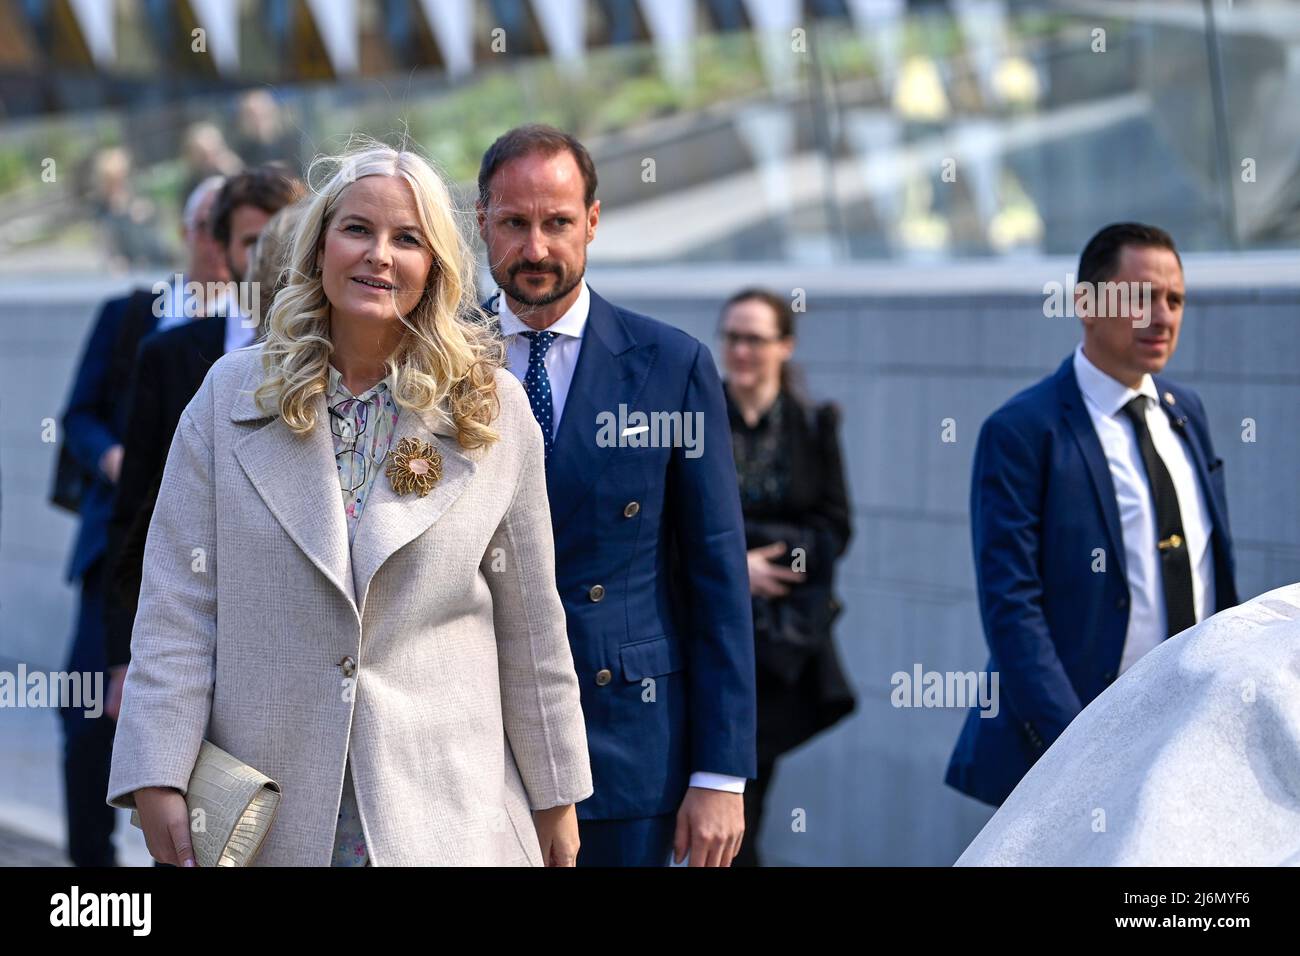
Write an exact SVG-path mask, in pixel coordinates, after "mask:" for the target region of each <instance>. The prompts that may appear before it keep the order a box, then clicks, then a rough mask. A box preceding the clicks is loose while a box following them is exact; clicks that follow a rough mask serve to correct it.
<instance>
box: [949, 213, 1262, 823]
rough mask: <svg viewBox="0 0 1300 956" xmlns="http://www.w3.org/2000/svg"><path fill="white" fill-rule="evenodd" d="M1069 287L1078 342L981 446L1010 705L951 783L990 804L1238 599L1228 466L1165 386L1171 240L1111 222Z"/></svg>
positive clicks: (996, 654) (975, 494) (982, 507)
mask: <svg viewBox="0 0 1300 956" xmlns="http://www.w3.org/2000/svg"><path fill="white" fill-rule="evenodd" d="M1077 275H1078V282H1077V285H1076V288H1075V311H1076V314H1077V315H1078V316H1079V318H1080V321H1081V322H1082V325H1083V341H1082V342H1081V343H1080V344H1079V345H1078V346H1076V347H1075V349H1074V351H1073V353H1072V354H1070V355H1068V356H1066V358H1065V361H1063V362H1062V363H1061V365H1060V367H1059V368H1058V369H1057V370H1056V371H1055V372H1054V373H1053V374H1052V375H1049V376H1048V377H1047V378H1045V379H1043V380H1042V381H1040V382H1038V383H1037V384H1036V385H1033V386H1031V387H1030V388H1028V389H1025V390H1024V391H1023V392H1021V393H1019V394H1018V395H1015V396H1013V397H1012V398H1011V399H1009V400H1008V401H1007V402H1006V404H1004V405H1003V406H1002V407H1001V408H999V409H998V410H997V411H995V412H994V413H993V414H992V415H990V416H989V417H988V419H987V420H986V421H985V422H984V425H983V427H982V428H981V429H980V434H979V440H978V443H977V444H976V447H975V462H974V466H973V469H972V471H973V474H972V476H971V507H970V520H971V537H972V542H973V546H974V552H975V572H976V579H977V593H978V595H979V603H980V614H981V617H982V619H983V623H984V635H985V639H986V640H987V642H988V647H989V662H988V666H987V672H988V674H990V675H991V674H994V673H996V674H997V675H998V680H999V683H998V684H995V685H993V686H996V687H998V693H999V696H1000V701H1001V703H1000V706H999V708H998V709H997V711H996V712H993V711H986V710H984V709H983V707H982V705H980V704H976V705H975V706H973V707H972V708H971V710H970V712H969V713H968V714H967V715H966V723H965V725H964V726H963V728H962V731H961V735H960V737H959V738H958V740H957V745H956V747H955V748H954V750H953V754H952V758H951V760H950V761H949V764H948V773H947V776H946V778H945V782H946V783H947V784H948V785H949V786H951V787H954V788H956V789H958V790H960V791H961V792H963V793H965V794H967V795H969V796H972V797H974V798H975V799H977V800H981V801H983V802H985V803H989V804H993V805H994V806H999V805H1001V803H1002V802H1003V801H1004V800H1006V798H1007V796H1008V795H1009V794H1010V793H1011V792H1012V790H1014V789H1015V788H1016V785H1017V784H1019V783H1020V780H1021V778H1022V777H1024V775H1025V773H1026V772H1027V771H1028V770H1029V768H1030V767H1032V766H1033V765H1034V763H1035V762H1036V761H1037V760H1038V759H1039V757H1041V756H1042V755H1043V753H1044V752H1046V751H1047V749H1048V748H1049V747H1051V746H1052V742H1053V741H1055V740H1056V739H1057V738H1058V737H1059V736H1061V734H1062V733H1063V732H1064V731H1065V729H1066V727H1067V726H1069V724H1070V722H1071V721H1072V720H1074V718H1075V717H1076V716H1078V714H1079V712H1080V711H1082V710H1083V708H1084V707H1086V706H1087V705H1088V703H1089V702H1090V701H1092V700H1093V699H1094V698H1096V697H1097V696H1098V695H1099V694H1101V692H1102V691H1104V690H1105V689H1106V688H1107V687H1109V686H1110V685H1111V684H1112V683H1114V682H1115V679H1116V678H1117V677H1118V676H1119V675H1120V674H1123V673H1124V672H1125V671H1126V670H1128V668H1129V667H1131V666H1132V665H1133V664H1134V663H1136V662H1137V661H1138V660H1139V659H1140V658H1141V657H1142V656H1143V655H1145V654H1146V653H1147V652H1149V651H1151V650H1152V649H1153V648H1155V647H1158V646H1159V645H1160V644H1161V643H1162V642H1163V641H1165V640H1166V639H1167V638H1170V637H1173V636H1174V635H1175V634H1178V633H1180V632H1182V631H1184V630H1186V629H1187V628H1190V627H1192V626H1193V625H1194V624H1196V623H1197V622H1199V621H1203V620H1205V619H1206V618H1208V617H1209V616H1210V615H1212V614H1214V613H1215V612H1216V611H1221V610H1223V609H1225V608H1229V607H1233V606H1234V605H1235V604H1236V603H1237V588H1236V584H1235V580H1234V567H1235V561H1234V557H1233V548H1232V534H1231V532H1230V531H1229V528H1228V498H1227V489H1226V487H1225V485H1224V480H1223V459H1221V458H1218V457H1217V456H1216V455H1215V453H1214V445H1213V443H1212V442H1211V441H1210V428H1209V421H1208V419H1207V417H1206V414H1205V406H1204V405H1203V404H1201V399H1200V396H1199V395H1197V394H1196V393H1195V392H1194V391H1192V390H1191V389H1189V388H1187V387H1185V386H1183V385H1179V384H1177V383H1175V382H1173V381H1171V380H1169V379H1168V378H1165V377H1163V376H1161V375H1160V373H1161V372H1162V371H1163V370H1164V368H1165V366H1166V364H1168V362H1169V360H1170V359H1172V358H1173V355H1174V350H1175V349H1176V348H1177V347H1178V339H1179V333H1180V332H1181V330H1182V322H1183V303H1184V302H1185V300H1186V290H1185V288H1184V283H1183V266H1182V261H1181V259H1180V258H1179V256H1178V250H1177V248H1176V247H1175V246H1174V240H1173V239H1172V238H1171V237H1170V235H1169V234H1168V233H1167V232H1165V231H1164V230H1163V229H1160V228H1158V227H1156V226H1149V225H1145V224H1143V223H1135V222H1120V223H1112V224H1111V225H1109V226H1106V227H1105V228H1103V229H1101V230H1100V231H1099V232H1097V234H1096V235H1094V236H1093V237H1092V238H1091V239H1090V240H1088V244H1087V245H1086V246H1085V247H1084V250H1083V253H1082V254H1081V255H1080V257H1079V267H1078V273H1077ZM982 679H984V680H987V681H989V682H990V683H991V682H992V678H991V677H987V678H982Z"/></svg>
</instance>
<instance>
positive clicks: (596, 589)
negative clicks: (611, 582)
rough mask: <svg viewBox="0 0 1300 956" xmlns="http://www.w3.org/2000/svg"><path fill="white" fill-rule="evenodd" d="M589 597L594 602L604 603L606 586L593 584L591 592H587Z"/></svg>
mask: <svg viewBox="0 0 1300 956" xmlns="http://www.w3.org/2000/svg"><path fill="white" fill-rule="evenodd" d="M587 597H589V598H591V599H592V600H593V601H603V600H604V599H605V585H603V584H593V585H592V586H591V590H590V591H588V592H587Z"/></svg>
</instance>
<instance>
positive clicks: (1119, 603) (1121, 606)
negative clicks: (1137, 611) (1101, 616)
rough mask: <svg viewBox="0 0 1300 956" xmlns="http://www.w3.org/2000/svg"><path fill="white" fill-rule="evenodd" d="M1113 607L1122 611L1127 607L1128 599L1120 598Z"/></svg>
mask: <svg viewBox="0 0 1300 956" xmlns="http://www.w3.org/2000/svg"><path fill="white" fill-rule="evenodd" d="M1115 606H1116V607H1117V608H1119V609H1120V610H1123V609H1124V608H1126V607H1128V598H1126V597H1122V598H1120V599H1119V600H1117V601H1116V602H1115Z"/></svg>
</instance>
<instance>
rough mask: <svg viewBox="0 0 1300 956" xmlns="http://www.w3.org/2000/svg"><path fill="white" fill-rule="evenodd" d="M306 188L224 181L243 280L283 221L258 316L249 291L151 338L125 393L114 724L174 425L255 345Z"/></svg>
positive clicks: (113, 623)
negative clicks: (247, 307)
mask: <svg viewBox="0 0 1300 956" xmlns="http://www.w3.org/2000/svg"><path fill="white" fill-rule="evenodd" d="M305 191H306V190H305V187H304V186H303V184H302V182H301V181H299V180H298V179H297V178H296V177H294V176H292V175H290V174H289V173H287V172H286V171H285V170H284V169H283V168H282V167H280V166H265V167H259V168H256V169H251V170H247V171H246V172H242V173H237V174H236V175H234V176H232V177H230V178H229V179H228V180H226V182H225V185H224V186H223V187H222V189H221V191H220V193H218V195H217V198H216V202H215V204H214V206H213V209H212V233H213V237H214V239H216V241H217V242H218V243H220V245H221V249H222V252H223V256H224V258H225V261H226V263H227V265H228V267H229V271H230V272H231V274H233V275H236V276H241V277H243V276H246V275H247V273H248V269H249V262H250V251H251V250H252V248H253V247H254V246H255V244H257V243H260V242H261V238H260V237H261V236H263V234H264V232H265V231H266V230H267V229H269V228H270V224H271V223H272V222H274V221H275V220H276V219H279V220H281V221H280V223H279V226H278V228H277V230H276V237H273V238H272V241H271V246H273V249H272V250H271V251H270V252H269V255H268V254H264V256H263V258H264V259H265V260H267V261H266V262H265V265H264V268H263V271H264V273H266V274H264V275H262V276H255V277H249V278H247V279H245V281H256V282H258V285H257V287H256V288H257V290H258V296H257V300H256V301H257V303H258V311H259V312H260V315H245V314H244V311H243V307H242V305H241V304H240V301H239V300H240V299H243V300H246V301H247V303H249V304H251V302H252V301H253V299H252V296H251V294H245V293H240V294H238V295H237V294H236V293H234V292H233V290H232V291H231V293H230V294H229V296H228V299H227V304H226V308H225V309H224V310H223V311H224V313H225V314H224V315H214V316H210V317H201V318H196V319H194V320H192V321H190V322H185V323H183V324H181V325H178V326H176V327H174V328H169V329H166V330H165V331H161V332H158V333H156V334H154V335H150V336H148V337H147V338H146V339H145V340H144V341H143V342H142V343H141V345H140V351H139V354H138V356H137V358H136V362H135V371H134V374H133V376H132V382H131V387H130V393H129V394H130V398H129V401H128V411H127V418H126V421H127V426H126V436H125V437H126V441H125V444H124V456H123V461H122V473H121V481H120V482H119V483H118V487H117V495H116V498H115V500H114V503H113V515H112V519H111V522H110V526H109V544H110V553H111V554H112V555H113V556H114V560H113V561H112V562H110V564H109V574H108V581H109V586H108V592H107V596H106V605H107V620H106V627H107V641H108V649H107V663H108V666H109V669H110V670H109V682H108V688H109V690H108V696H107V702H106V709H107V711H108V714H109V716H110V717H116V715H117V712H118V707H119V705H120V702H121V689H122V685H123V683H124V682H125V680H126V665H127V664H128V663H129V661H130V659H131V657H130V655H131V625H132V623H133V622H134V620H135V611H136V602H137V600H138V598H139V593H140V575H141V566H142V564H143V561H144V539H145V536H146V534H147V532H148V529H149V519H150V518H151V517H152V515H153V503H154V501H155V499H156V496H157V488H158V484H159V482H160V481H161V478H162V470H163V464H164V463H165V462H166V460H167V450H168V449H169V448H170V447H171V443H172V436H173V435H174V434H175V432H176V424H177V422H179V421H180V417H181V412H183V411H184V410H185V406H186V405H188V404H189V402H190V399H191V398H193V397H194V393H195V392H197V391H198V390H199V386H200V385H201V384H203V378H204V376H205V375H206V374H207V372H208V369H209V368H211V367H212V365H213V363H214V362H216V360H217V359H219V358H220V357H221V356H222V355H224V354H225V353H227V352H231V351H234V350H235V349H239V348H243V347H244V346H246V345H250V344H252V342H253V340H254V337H255V334H256V331H257V326H258V324H259V322H260V319H261V315H265V314H266V309H268V308H270V301H269V299H270V295H269V293H270V291H271V289H272V286H273V285H274V284H275V280H276V279H278V272H279V268H280V265H281V263H280V259H279V250H280V249H281V247H282V245H283V242H284V241H285V237H286V236H287V235H288V233H289V231H290V229H291V228H292V225H293V223H294V221H295V217H294V216H291V215H287V214H288V213H289V211H290V210H291V209H293V208H295V207H294V206H293V204H294V203H296V202H297V201H298V200H300V199H301V198H302V197H303V195H304V194H305ZM272 272H274V273H275V275H274V276H272V275H270V273H272ZM268 279H270V281H266V280H268ZM263 295H266V296H267V297H266V298H265V299H264V298H263Z"/></svg>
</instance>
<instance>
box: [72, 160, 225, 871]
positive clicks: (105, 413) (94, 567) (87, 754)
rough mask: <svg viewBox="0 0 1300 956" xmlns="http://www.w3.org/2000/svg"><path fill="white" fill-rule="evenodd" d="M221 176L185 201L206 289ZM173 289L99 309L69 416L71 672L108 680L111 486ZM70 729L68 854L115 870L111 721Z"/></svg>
mask: <svg viewBox="0 0 1300 956" xmlns="http://www.w3.org/2000/svg"><path fill="white" fill-rule="evenodd" d="M221 185H222V181H221V180H220V179H209V180H206V181H204V182H203V183H201V184H200V185H199V186H198V187H197V188H196V189H195V190H194V192H193V193H191V195H190V197H189V199H188V201H187V202H186V204H185V215H184V218H183V223H182V229H183V235H184V238H185V241H186V243H187V245H188V247H189V263H188V268H187V272H186V275H188V276H190V277H191V278H193V279H195V280H197V281H201V282H207V281H209V280H211V281H223V280H224V279H225V278H226V277H228V273H227V272H226V267H225V261H224V257H223V256H222V255H221V252H220V249H219V248H217V247H215V245H214V243H213V241H212V239H211V236H210V233H209V229H208V216H209V214H210V213H211V210H212V205H213V202H214V201H215V200H216V196H217V192H218V190H219V189H220V188H221ZM175 291H176V290H175V287H174V286H173V287H171V288H170V293H171V294H170V295H167V294H164V295H162V296H161V298H164V299H166V298H170V300H171V301H170V304H169V305H167V307H165V308H164V305H165V303H164V302H160V301H158V299H159V298H160V296H158V295H155V293H154V292H153V291H152V290H149V289H137V290H135V291H134V292H132V293H131V294H129V295H126V296H122V297H120V298H114V299H110V300H109V301H108V302H105V303H104V305H103V306H102V307H101V309H100V312H99V315H98V317H97V318H96V320H95V323H94V325H93V326H92V328H91V332H90V336H89V337H88V339H87V340H86V345H85V348H84V349H83V351H82V355H81V359H80V361H79V363H78V365H77V372H76V375H75V376H74V378H73V384H72V391H71V395H70V397H69V399H68V404H67V407H66V410H65V411H64V413H63V418H62V420H63V431H64V442H65V447H66V448H67V450H68V451H69V452H70V454H71V456H72V458H73V459H74V460H75V462H76V463H77V465H79V467H80V468H81V470H83V471H84V472H85V473H86V475H87V478H86V480H85V482H84V483H83V491H82V493H81V499H80V503H79V514H80V519H81V524H80V528H79V530H78V533H77V538H76V543H75V544H74V546H73V551H72V556H71V559H70V560H69V563H68V569H67V580H68V581H80V582H81V596H80V602H79V607H78V611H77V623H76V632H75V634H74V636H73V639H72V650H71V652H70V655H69V658H68V662H67V670H68V671H77V672H87V673H103V672H104V670H105V666H106V648H105V632H104V607H105V600H104V597H105V579H106V575H107V568H108V564H109V563H110V557H111V544H110V541H109V523H110V520H111V516H112V509H113V497H114V489H115V486H116V485H117V482H118V479H119V477H120V475H121V469H122V458H123V446H122V440H123V436H124V435H125V434H126V430H127V422H126V417H127V402H126V399H127V391H128V389H129V385H130V381H131V375H132V372H133V369H134V365H135V360H136V352H137V349H138V347H139V343H140V341H141V340H142V339H143V338H144V337H145V336H146V335H148V334H149V333H151V332H153V331H154V330H155V329H163V328H169V327H171V326H174V325H176V324H179V323H180V322H184V321H186V319H185V315H184V311H183V309H178V308H177V305H178V299H177V297H176V296H175V295H174V293H175ZM60 717H61V719H62V723H63V732H64V755H63V778H64V779H63V782H64V794H65V813H66V817H67V827H68V855H69V856H70V857H71V859H72V862H73V864H74V865H76V866H114V865H115V861H116V855H115V852H114V849H113V840H112V837H113V826H114V814H113V810H112V808H110V807H106V806H105V805H104V789H105V787H107V785H108V773H109V764H110V760H111V756H112V750H113V721H112V720H103V719H97V718H89V717H86V716H85V711H83V710H79V709H63V710H61V711H60Z"/></svg>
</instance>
